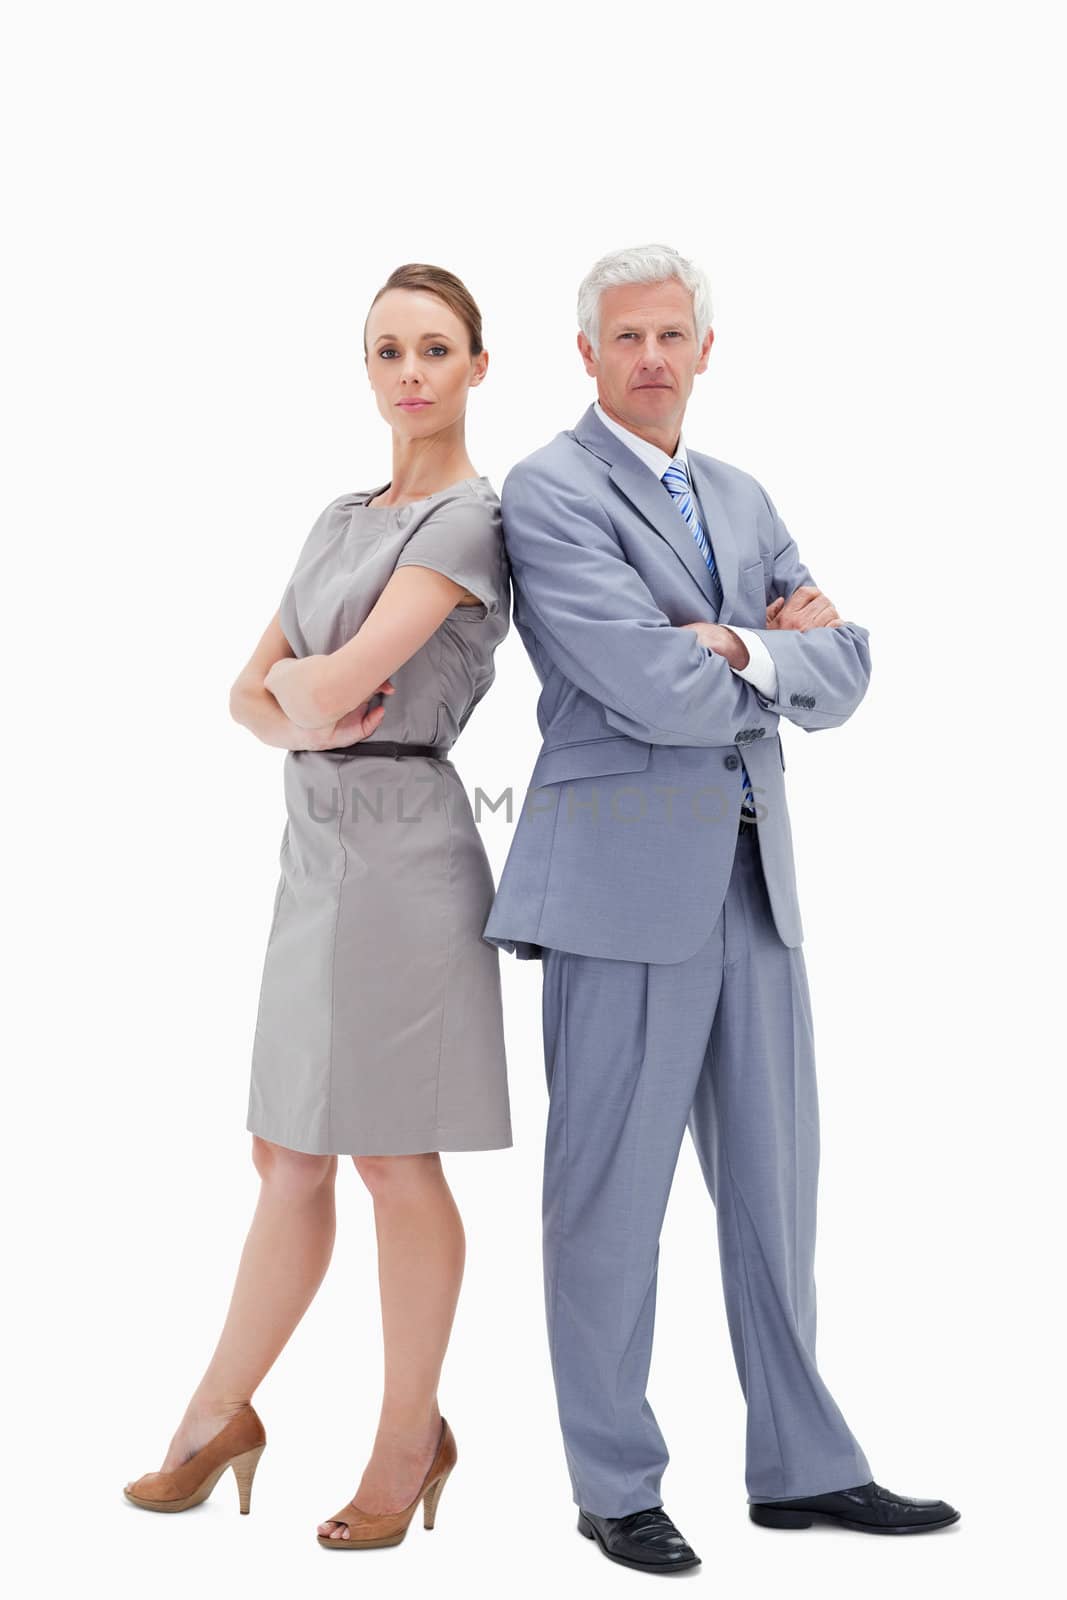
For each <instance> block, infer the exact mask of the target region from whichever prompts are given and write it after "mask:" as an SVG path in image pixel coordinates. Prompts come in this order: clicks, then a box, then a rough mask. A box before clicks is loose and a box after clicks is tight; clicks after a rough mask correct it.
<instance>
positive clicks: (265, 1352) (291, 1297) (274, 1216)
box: [160, 1134, 337, 1472]
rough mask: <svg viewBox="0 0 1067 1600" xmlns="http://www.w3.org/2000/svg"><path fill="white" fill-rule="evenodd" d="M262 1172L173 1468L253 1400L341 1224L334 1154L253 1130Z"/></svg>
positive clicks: (309, 1296)
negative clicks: (291, 1145) (225, 1307)
mask: <svg viewBox="0 0 1067 1600" xmlns="http://www.w3.org/2000/svg"><path fill="white" fill-rule="evenodd" d="M252 1160H253V1162H254V1163H255V1167H256V1170H257V1172H258V1173H259V1175H260V1178H261V1179H262V1182H261V1185H260V1191H259V1201H258V1204H257V1205H256V1210H255V1214H254V1215H253V1217H252V1223H251V1226H250V1228H249V1230H248V1236H247V1238H246V1239H245V1243H244V1249H243V1250H242V1252H241V1260H240V1264H239V1266H238V1269H237V1279H236V1281H235V1283H234V1286H233V1295H232V1297H231V1300H230V1308H229V1311H228V1312H227V1314H226V1321H225V1323H224V1325H223V1329H222V1333H221V1335H220V1336H219V1342H218V1344H217V1345H216V1347H215V1353H214V1355H213V1356H212V1357H211V1360H210V1361H209V1363H208V1366H207V1370H206V1371H205V1373H204V1375H203V1377H202V1378H201V1379H200V1382H199V1384H198V1385H197V1387H196V1390H195V1391H194V1393H193V1396H192V1398H191V1399H190V1401H189V1404H188V1406H187V1407H186V1412H185V1416H184V1417H183V1418H182V1420H181V1423H180V1424H179V1426H178V1431H177V1433H176V1434H175V1435H174V1438H173V1439H172V1440H171V1444H170V1449H169V1450H168V1451H167V1455H166V1459H165V1460H164V1462H163V1465H162V1467H161V1468H160V1471H161V1472H169V1471H171V1470H172V1469H173V1468H175V1467H177V1466H180V1465H181V1463H182V1462H183V1461H187V1460H188V1458H189V1457H190V1456H191V1455H192V1454H193V1452H194V1451H196V1450H199V1449H200V1448H201V1446H202V1445H205V1444H206V1443H207V1441H208V1440H209V1439H211V1438H213V1437H214V1435H215V1434H216V1433H218V1431H219V1429H220V1428H221V1427H222V1426H223V1425H224V1423H225V1422H226V1421H227V1419H228V1418H229V1417H231V1416H232V1415H233V1413H234V1412H235V1411H238V1410H240V1408H241V1406H243V1405H244V1404H245V1403H246V1402H247V1401H249V1400H251V1398H252V1395H253V1394H254V1393H255V1390H256V1388H257V1387H258V1385H259V1384H260V1383H261V1381H262V1380H263V1378H264V1377H265V1376H266V1374H267V1373H268V1372H269V1371H270V1369H271V1367H272V1366H273V1365H274V1362H275V1361H276V1360H277V1358H278V1355H279V1354H280V1352H281V1351H282V1349H283V1348H284V1346H285V1344H286V1343H287V1341H288V1340H289V1337H290V1335H291V1334H292V1332H293V1329H294V1328H295V1327H296V1325H297V1323H298V1322H299V1321H300V1319H301V1317H302V1316H303V1315H304V1312H305V1311H306V1310H307V1308H308V1306H309V1305H310V1304H311V1302H312V1300H313V1299H314V1298H315V1293H316V1291H317V1289H318V1287H319V1285H320V1284H321V1282H322V1280H323V1278H324V1277H325V1275H326V1268H327V1267H328V1266H329V1264H330V1255H331V1253H332V1251H333V1241H334V1234H335V1232H336V1212H335V1209H334V1178H335V1176H336V1173H337V1157H336V1156H312V1155H305V1154H304V1153H303V1152H301V1151H299V1150H287V1149H286V1148H285V1147H284V1146H283V1145H278V1144H272V1143H271V1142H270V1141H269V1140H267V1139H261V1138H259V1136H258V1135H256V1134H253V1136H252Z"/></svg>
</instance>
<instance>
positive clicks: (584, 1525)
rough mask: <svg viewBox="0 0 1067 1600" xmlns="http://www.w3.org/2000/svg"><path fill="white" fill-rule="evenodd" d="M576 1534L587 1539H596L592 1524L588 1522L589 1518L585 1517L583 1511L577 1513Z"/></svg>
mask: <svg viewBox="0 0 1067 1600" xmlns="http://www.w3.org/2000/svg"><path fill="white" fill-rule="evenodd" d="M578 1532H579V1533H584V1534H585V1537H586V1538H587V1539H595V1538H596V1534H595V1533H594V1532H593V1526H592V1523H591V1522H590V1521H589V1518H588V1517H587V1516H586V1514H585V1512H584V1511H579V1513H578Z"/></svg>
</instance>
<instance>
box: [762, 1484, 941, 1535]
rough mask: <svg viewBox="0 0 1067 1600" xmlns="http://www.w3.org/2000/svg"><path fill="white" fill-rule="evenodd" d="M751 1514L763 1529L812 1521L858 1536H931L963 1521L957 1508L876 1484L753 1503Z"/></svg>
mask: <svg viewBox="0 0 1067 1600" xmlns="http://www.w3.org/2000/svg"><path fill="white" fill-rule="evenodd" d="M748 1514H749V1516H750V1517H751V1518H752V1521H753V1522H758V1523H759V1525H760V1527H761V1528H810V1527H811V1525H812V1523H813V1522H836V1523H837V1524H838V1526H839V1527H842V1528H855V1529H856V1530H857V1531H858V1532H859V1533H930V1532H932V1530H933V1529H934V1528H947V1527H948V1526H949V1524H950V1523H953V1522H958V1521H959V1520H960V1514H959V1512H958V1511H957V1510H956V1508H955V1506H950V1505H949V1504H948V1502H947V1501H945V1500H909V1498H908V1496H907V1495H904V1494H894V1493H893V1492H892V1490H891V1489H883V1488H882V1486H881V1484H878V1483H874V1482H873V1481H872V1482H871V1483H861V1484H860V1485H859V1487H858V1488H856V1489H839V1490H838V1491H837V1492H836V1493H834V1494H815V1495H810V1496H809V1497H808V1498H807V1499H802V1500H771V1501H765V1502H763V1503H761V1502H760V1501H758V1500H757V1501H753V1502H752V1503H751V1504H750V1505H749V1508H748Z"/></svg>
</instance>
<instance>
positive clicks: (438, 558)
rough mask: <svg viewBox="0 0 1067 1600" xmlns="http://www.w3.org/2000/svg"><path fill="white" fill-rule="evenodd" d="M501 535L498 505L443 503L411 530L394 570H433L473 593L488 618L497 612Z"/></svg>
mask: <svg viewBox="0 0 1067 1600" xmlns="http://www.w3.org/2000/svg"><path fill="white" fill-rule="evenodd" d="M504 560H505V556H504V535H503V532H502V528H501V521H500V504H499V502H498V501H495V502H492V503H490V502H487V501H485V500H482V499H479V498H477V497H476V496H474V495H463V496H457V497H456V498H455V499H453V500H442V501H441V502H440V503H439V504H438V505H436V506H434V507H433V508H432V510H431V511H430V512H429V514H428V515H427V516H426V518H425V519H424V521H423V522H421V523H420V524H419V526H418V527H417V528H416V529H415V531H414V533H413V534H412V535H411V537H410V539H409V540H408V541H407V543H406V544H405V546H404V548H403V550H402V551H401V552H400V554H399V556H398V557H397V559H396V566H397V567H412V566H414V567H432V568H433V570H434V571H435V572H441V573H443V574H444V576H445V577H446V578H452V579H453V580H454V581H455V582H456V583H461V584H462V585H463V587H464V588H465V589H469V590H470V592H471V594H476V595H477V596H478V599H479V600H480V601H481V602H482V604H483V605H484V606H485V609H486V614H487V615H489V616H494V615H495V614H496V613H497V612H498V611H499V610H500V593H501V570H502V566H503V563H504Z"/></svg>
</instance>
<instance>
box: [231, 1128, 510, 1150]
mask: <svg viewBox="0 0 1067 1600" xmlns="http://www.w3.org/2000/svg"><path fill="white" fill-rule="evenodd" d="M245 1130H246V1132H248V1133H254V1134H256V1135H257V1136H258V1137H259V1138H260V1139H266V1140H267V1141H268V1143H270V1144H277V1145H280V1146H281V1147H282V1149H284V1150H295V1151H296V1152H297V1153H298V1154H299V1155H305V1156H424V1155H435V1154H438V1153H440V1154H445V1155H454V1154H459V1153H461V1152H462V1151H464V1150H511V1149H513V1148H514V1143H515V1141H514V1139H513V1138H512V1137H511V1135H510V1134H509V1135H508V1137H507V1139H503V1138H501V1137H500V1136H499V1135H496V1136H495V1137H493V1138H490V1139H487V1140H484V1141H482V1140H479V1141H472V1140H469V1139H467V1140H463V1141H462V1142H457V1141H455V1140H449V1139H448V1138H442V1139H439V1140H438V1141H437V1142H436V1143H426V1142H420V1141H415V1142H414V1143H407V1144H404V1145H402V1146H395V1145H394V1147H393V1148H392V1149H383V1147H382V1145H381V1144H380V1143H379V1144H375V1145H373V1146H370V1147H368V1148H367V1149H366V1150H324V1149H321V1148H319V1147H318V1146H316V1147H315V1148H314V1149H312V1148H309V1146H308V1145H306V1144H293V1143H292V1142H290V1141H289V1140H287V1139H278V1138H275V1136H274V1135H273V1134H270V1133H265V1132H264V1131H263V1129H262V1128H257V1127H253V1126H252V1124H251V1122H246V1123H245Z"/></svg>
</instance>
